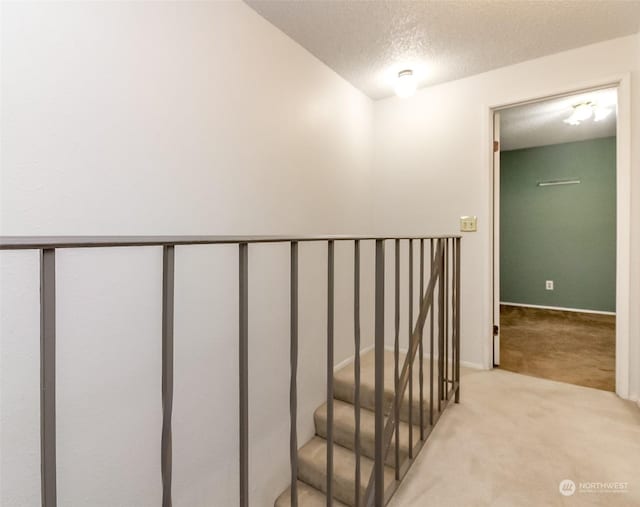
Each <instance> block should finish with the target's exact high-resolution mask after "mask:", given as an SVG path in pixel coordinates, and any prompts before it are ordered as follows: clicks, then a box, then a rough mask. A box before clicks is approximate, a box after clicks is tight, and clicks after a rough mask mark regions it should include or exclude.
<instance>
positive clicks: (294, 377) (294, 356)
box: [289, 241, 298, 507]
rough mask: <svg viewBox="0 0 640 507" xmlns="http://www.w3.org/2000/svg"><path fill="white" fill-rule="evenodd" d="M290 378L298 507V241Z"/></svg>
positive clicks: (294, 243)
mask: <svg viewBox="0 0 640 507" xmlns="http://www.w3.org/2000/svg"><path fill="white" fill-rule="evenodd" d="M290 281H291V310H290V312H291V315H290V319H291V322H290V324H291V331H290V336H291V345H290V364H291V379H290V385H289V416H290V419H291V422H290V434H289V461H290V463H291V507H298V242H297V241H292V242H291V275H290Z"/></svg>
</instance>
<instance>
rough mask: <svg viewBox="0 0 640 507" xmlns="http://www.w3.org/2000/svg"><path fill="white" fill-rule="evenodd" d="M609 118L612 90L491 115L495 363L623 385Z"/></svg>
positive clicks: (613, 126) (614, 162) (620, 272)
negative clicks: (492, 139) (619, 367)
mask: <svg viewBox="0 0 640 507" xmlns="http://www.w3.org/2000/svg"><path fill="white" fill-rule="evenodd" d="M617 120H618V86H611V85H609V86H600V87H596V88H592V89H586V90H581V91H578V92H574V93H566V94H562V95H559V96H551V97H545V98H542V99H538V100H531V101H527V102H526V103H520V104H513V105H509V106H504V107H500V108H495V109H494V110H493V126H494V128H493V134H494V143H493V145H494V146H493V148H494V153H493V178H494V182H493V183H494V184H493V208H494V210H493V234H494V248H493V251H494V255H493V273H494V276H493V323H494V328H493V335H494V336H493V337H492V340H493V343H492V345H493V347H492V352H493V364H494V365H495V366H499V367H500V368H503V369H505V370H509V371H513V372H517V373H522V374H527V375H533V376H537V377H542V378H547V379H551V380H557V381H563V382H569V383H573V384H578V385H583V386H587V387H594V388H598V389H604V390H609V391H619V390H620V388H621V387H624V386H622V385H621V382H620V375H619V374H620V373H625V374H626V375H627V376H628V371H623V372H617V369H618V368H617V365H618V364H619V363H621V361H620V359H622V358H618V357H617V355H619V354H621V353H622V354H624V347H621V345H625V342H626V345H627V347H628V332H627V335H626V340H624V339H622V338H623V337H622V336H621V333H620V331H621V329H619V328H618V325H617V324H618V322H619V321H620V317H623V318H625V319H628V315H620V308H618V299H619V294H620V289H621V287H618V282H619V280H620V278H621V276H622V277H624V276H626V279H627V280H628V275H629V273H628V269H627V270H626V273H624V271H625V264H624V259H625V252H624V251H622V250H621V246H623V248H624V245H625V239H627V240H628V238H624V237H623V238H620V237H619V231H620V229H621V228H624V224H625V222H626V221H627V220H628V216H625V212H624V206H625V204H626V203H625V199H624V198H623V202H622V203H621V202H619V199H618V193H619V191H620V185H621V180H624V177H625V175H624V174H622V175H621V174H619V167H618V166H619V165H620V163H619V157H618V152H619V151H620V144H621V143H620V142H619V139H618V128H619V125H618V121H617ZM621 205H622V208H623V213H622V214H621V213H620V208H621ZM623 236H624V234H623ZM626 248H627V249H628V245H627V247H626ZM621 258H622V262H623V263H622V264H620V260H621ZM622 289H624V287H622ZM623 292H624V291H623ZM622 306H623V313H624V311H625V310H624V307H625V305H624V304H623V305H622ZM626 311H628V309H627V310H626ZM622 330H624V326H623V329H622ZM625 357H626V360H627V361H628V353H627V354H626V355H625ZM619 394H621V393H619Z"/></svg>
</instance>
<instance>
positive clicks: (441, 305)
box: [438, 239, 445, 412]
mask: <svg viewBox="0 0 640 507" xmlns="http://www.w3.org/2000/svg"><path fill="white" fill-rule="evenodd" d="M443 242H444V240H443V239H441V240H438V248H439V249H440V251H441V252H443V253H442V258H441V259H440V274H439V280H438V281H439V284H438V412H441V411H442V403H441V402H442V400H444V397H443V396H444V301H445V300H444V245H443Z"/></svg>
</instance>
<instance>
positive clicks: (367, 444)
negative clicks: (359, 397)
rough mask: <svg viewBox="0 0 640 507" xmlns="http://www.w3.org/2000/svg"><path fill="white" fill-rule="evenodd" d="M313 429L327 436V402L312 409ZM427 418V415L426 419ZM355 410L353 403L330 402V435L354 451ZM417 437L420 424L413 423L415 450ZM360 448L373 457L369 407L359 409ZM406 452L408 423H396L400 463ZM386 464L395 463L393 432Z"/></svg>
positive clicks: (407, 448)
mask: <svg viewBox="0 0 640 507" xmlns="http://www.w3.org/2000/svg"><path fill="white" fill-rule="evenodd" d="M314 420H315V426H316V433H317V434H318V435H319V436H321V437H322V438H326V437H327V404H326V403H325V404H324V405H322V406H321V407H319V408H318V409H317V410H316V411H315V413H314ZM426 422H428V419H426ZM355 429H356V423H355V413H354V406H353V405H351V404H350V403H346V402H344V401H340V400H334V402H333V438H334V442H335V443H337V444H339V445H341V446H342V447H346V448H347V449H350V450H352V451H355V440H354V439H355ZM419 441H420V427H419V426H415V425H414V426H413V445H414V450H417V448H418V445H419ZM360 448H361V455H362V456H366V457H368V458H371V459H373V458H374V455H375V413H374V412H372V411H371V410H367V409H361V410H360ZM408 455H409V424H408V423H405V422H401V423H400V463H401V464H402V463H403V462H404V461H405V460H406V459H407V457H408ZM386 464H387V465H388V466H391V467H395V434H394V437H393V440H392V443H391V450H390V451H389V454H388V455H387V460H386Z"/></svg>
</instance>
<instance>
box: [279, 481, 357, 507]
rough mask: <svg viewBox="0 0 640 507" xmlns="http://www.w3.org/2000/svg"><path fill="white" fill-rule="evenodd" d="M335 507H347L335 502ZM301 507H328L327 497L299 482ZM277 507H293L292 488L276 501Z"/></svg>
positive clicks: (299, 503) (299, 502)
mask: <svg viewBox="0 0 640 507" xmlns="http://www.w3.org/2000/svg"><path fill="white" fill-rule="evenodd" d="M333 505H334V507H346V505H345V504H343V503H342V502H338V501H337V500H334V501H333ZM298 506H299V507H327V497H326V496H325V494H324V493H322V492H321V491H318V490H317V489H315V488H312V487H311V486H309V485H308V484H305V483H304V482H302V481H298ZM275 507H291V488H290V487H289V488H287V490H286V491H285V492H284V493H282V494H281V495H280V496H279V497H278V499H277V500H276V503H275Z"/></svg>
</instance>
